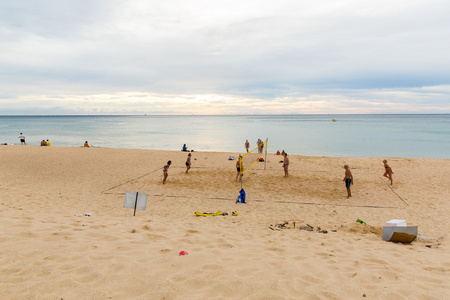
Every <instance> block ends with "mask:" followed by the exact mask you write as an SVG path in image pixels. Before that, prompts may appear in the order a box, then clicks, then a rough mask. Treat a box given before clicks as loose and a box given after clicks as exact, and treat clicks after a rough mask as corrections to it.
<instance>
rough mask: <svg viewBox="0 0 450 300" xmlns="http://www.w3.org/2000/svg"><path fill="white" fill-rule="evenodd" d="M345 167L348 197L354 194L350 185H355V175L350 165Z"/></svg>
mask: <svg viewBox="0 0 450 300" xmlns="http://www.w3.org/2000/svg"><path fill="white" fill-rule="evenodd" d="M344 169H345V176H344V180H343V181H344V182H345V187H346V188H347V199H348V198H350V197H351V196H352V191H351V190H350V186H351V185H353V175H352V171H350V168H349V167H348V165H345V166H344Z"/></svg>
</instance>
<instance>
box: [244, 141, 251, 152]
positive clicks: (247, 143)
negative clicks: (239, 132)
mask: <svg viewBox="0 0 450 300" xmlns="http://www.w3.org/2000/svg"><path fill="white" fill-rule="evenodd" d="M248 148H250V143H249V142H248V140H245V150H247V153H248Z"/></svg>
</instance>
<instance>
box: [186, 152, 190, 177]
mask: <svg viewBox="0 0 450 300" xmlns="http://www.w3.org/2000/svg"><path fill="white" fill-rule="evenodd" d="M190 168H191V154H190V153H189V154H188V156H187V159H186V174H187V173H188V171H189V169H190Z"/></svg>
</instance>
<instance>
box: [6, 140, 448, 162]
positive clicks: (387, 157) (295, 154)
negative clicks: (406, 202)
mask: <svg viewBox="0 0 450 300" xmlns="http://www.w3.org/2000/svg"><path fill="white" fill-rule="evenodd" d="M1 146H23V147H38V148H41V147H46V146H39V145H26V146H24V145H18V144H14V145H1ZM50 147H56V148H68V149H72V148H76V149H77V148H85V147H84V146H58V145H52V146H50ZM91 148H92V149H111V150H138V151H140V150H147V151H161V152H181V153H190V152H191V151H187V152H184V151H181V150H161V149H146V148H113V147H97V146H93V147H89V149H91ZM192 153H225V154H229V155H239V154H246V152H244V151H242V152H239V151H236V152H234V151H219V150H194V151H193V152H192ZM256 154H257V153H256ZM275 154H276V153H275V152H267V155H274V156H275ZM288 155H289V156H302V157H311V158H340V159H345V158H349V159H352V158H361V159H363V158H378V159H382V158H386V159H430V160H450V158H430V157H403V156H327V155H306V154H298V153H293V154H288ZM279 156H280V157H281V155H279Z"/></svg>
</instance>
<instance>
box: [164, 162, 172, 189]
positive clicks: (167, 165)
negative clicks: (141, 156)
mask: <svg viewBox="0 0 450 300" xmlns="http://www.w3.org/2000/svg"><path fill="white" fill-rule="evenodd" d="M171 164H172V161H170V160H169V161H168V162H167V164H166V165H164V167H163V174H164V179H163V184H165V183H166V179H167V176H169V173H168V172H167V171H168V170H169V167H170V165H171Z"/></svg>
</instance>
